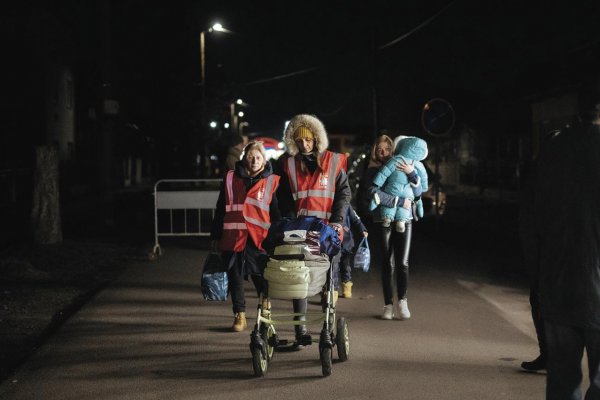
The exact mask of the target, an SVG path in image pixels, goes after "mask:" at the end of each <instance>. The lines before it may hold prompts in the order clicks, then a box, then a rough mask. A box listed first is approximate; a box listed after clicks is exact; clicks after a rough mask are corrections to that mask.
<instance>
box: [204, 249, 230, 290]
mask: <svg viewBox="0 0 600 400" xmlns="http://www.w3.org/2000/svg"><path fill="white" fill-rule="evenodd" d="M200 290H201V291H202V295H203V296H204V299H205V300H209V301H225V300H227V293H228V290H229V280H228V278H227V271H225V270H224V268H223V263H222V260H221V256H220V255H219V253H210V254H209V255H208V257H206V260H205V261H204V267H203V269H202V282H201V284H200Z"/></svg>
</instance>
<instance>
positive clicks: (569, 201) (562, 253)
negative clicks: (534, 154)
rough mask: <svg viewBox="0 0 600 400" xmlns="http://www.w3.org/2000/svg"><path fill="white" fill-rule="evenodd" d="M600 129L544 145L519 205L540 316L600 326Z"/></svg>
mask: <svg viewBox="0 0 600 400" xmlns="http://www.w3.org/2000/svg"><path fill="white" fill-rule="evenodd" d="M599 160H600V129H599V128H598V126H592V125H589V124H581V125H577V126H574V127H573V128H571V129H568V130H566V131H564V132H563V133H561V134H559V135H558V136H556V137H555V138H553V139H551V140H550V141H549V142H548V143H546V144H545V147H544V148H543V151H542V152H541V154H540V157H539V159H538V162H537V165H536V168H535V171H534V175H533V177H532V184H531V187H530V188H529V190H527V191H526V192H525V195H524V198H523V207H522V209H521V223H522V227H521V238H522V240H523V244H524V249H523V250H524V252H525V257H526V260H528V262H530V263H532V265H533V266H532V267H531V268H530V272H531V274H532V276H533V278H534V279H535V281H536V283H537V284H538V286H539V293H540V309H541V314H542V318H543V319H545V320H549V321H552V322H555V323H559V324H565V325H571V326H577V327H584V328H592V329H596V330H598V329H600V168H598V161H599Z"/></svg>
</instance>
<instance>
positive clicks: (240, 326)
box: [231, 312, 248, 332]
mask: <svg viewBox="0 0 600 400" xmlns="http://www.w3.org/2000/svg"><path fill="white" fill-rule="evenodd" d="M247 326H248V323H247V322H246V313H245V312H239V313H236V314H235V319H234V320H233V326H232V327H231V330H232V331H234V332H241V331H243V330H244V329H246V327H247Z"/></svg>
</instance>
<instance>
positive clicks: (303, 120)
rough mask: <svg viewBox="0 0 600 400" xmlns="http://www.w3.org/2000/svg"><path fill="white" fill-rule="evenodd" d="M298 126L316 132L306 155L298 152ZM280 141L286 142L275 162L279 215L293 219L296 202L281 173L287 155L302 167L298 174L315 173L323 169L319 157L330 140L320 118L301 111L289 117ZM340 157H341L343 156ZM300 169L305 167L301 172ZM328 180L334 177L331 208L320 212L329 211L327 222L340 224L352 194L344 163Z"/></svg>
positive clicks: (287, 182) (342, 221) (285, 177)
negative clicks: (280, 213)
mask: <svg viewBox="0 0 600 400" xmlns="http://www.w3.org/2000/svg"><path fill="white" fill-rule="evenodd" d="M300 126H305V127H307V128H308V129H310V131H311V132H313V134H314V135H315V149H314V152H313V153H312V154H311V155H309V156H304V155H302V154H300V153H299V149H298V146H297V145H296V142H295V141H294V137H293V135H294V132H295V131H296V129H297V128H298V127H300ZM283 142H284V143H285V145H286V152H287V154H284V155H283V156H281V157H280V158H279V160H277V163H276V165H275V173H276V174H278V175H280V176H281V177H282V179H281V182H280V185H279V192H278V194H277V195H278V198H279V201H280V203H279V206H280V208H281V212H282V215H283V216H286V217H291V218H294V217H297V216H298V212H297V210H296V202H295V201H294V198H293V196H292V189H291V186H290V181H289V179H288V177H287V175H286V173H285V172H284V171H285V168H284V163H286V162H287V160H288V157H294V158H295V159H296V160H298V162H299V164H300V165H301V166H302V168H301V170H298V171H297V174H300V173H304V174H309V173H310V174H314V173H321V172H323V171H322V168H321V166H322V160H323V159H324V158H325V155H326V153H327V152H329V151H328V150H327V146H329V140H328V138H327V132H326V131H325V127H324V126H323V123H322V122H321V121H319V120H318V119H317V118H316V117H314V116H312V115H307V114H300V115H297V116H295V117H294V118H292V119H291V121H290V123H289V124H288V126H287V128H286V130H285V132H284V135H283ZM329 153H331V152H329ZM340 156H341V157H343V155H340ZM344 160H345V158H344ZM302 169H304V172H303V171H302ZM328 179H334V180H335V182H334V185H333V189H334V190H333V193H334V198H333V204H332V205H331V209H330V210H323V211H328V212H330V213H331V217H330V218H329V222H332V223H338V224H343V223H344V220H345V215H346V210H347V208H348V206H349V204H350V200H351V197H352V194H351V192H350V186H349V185H348V176H347V175H346V171H345V165H344V168H342V169H341V170H340V171H339V172H338V173H337V175H336V176H335V177H328Z"/></svg>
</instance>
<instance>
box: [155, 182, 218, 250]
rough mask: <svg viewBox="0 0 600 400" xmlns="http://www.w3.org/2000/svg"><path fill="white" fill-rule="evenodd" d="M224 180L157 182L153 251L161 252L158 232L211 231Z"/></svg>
mask: <svg viewBox="0 0 600 400" xmlns="http://www.w3.org/2000/svg"><path fill="white" fill-rule="evenodd" d="M221 182H222V180H221V179H161V180H159V181H158V182H156V184H155V185H154V248H153V252H154V254H156V255H160V254H162V251H161V249H160V244H159V243H158V237H159V236H209V235H210V228H211V225H212V221H213V219H214V216H215V207H216V204H217V199H218V197H219V186H220V184H221ZM206 227H208V228H206ZM165 228H168V229H165Z"/></svg>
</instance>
